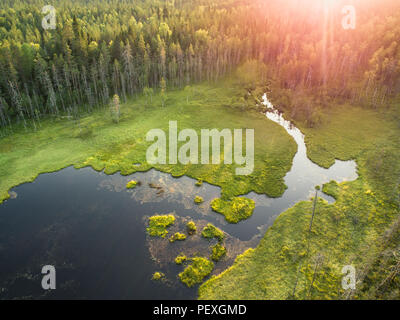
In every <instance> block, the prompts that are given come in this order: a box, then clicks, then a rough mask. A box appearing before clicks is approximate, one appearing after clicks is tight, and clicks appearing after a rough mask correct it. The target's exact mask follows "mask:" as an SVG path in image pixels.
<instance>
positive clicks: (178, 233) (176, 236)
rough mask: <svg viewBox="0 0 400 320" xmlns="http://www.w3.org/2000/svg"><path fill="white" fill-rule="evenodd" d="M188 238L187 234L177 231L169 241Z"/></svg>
mask: <svg viewBox="0 0 400 320" xmlns="http://www.w3.org/2000/svg"><path fill="white" fill-rule="evenodd" d="M185 239H186V235H185V234H183V233H180V232H177V233H175V234H174V235H172V236H171V238H169V242H171V243H172V242H175V241H183V240H185Z"/></svg>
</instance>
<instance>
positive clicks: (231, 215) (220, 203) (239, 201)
mask: <svg viewBox="0 0 400 320" xmlns="http://www.w3.org/2000/svg"><path fill="white" fill-rule="evenodd" d="M255 207H256V204H255V202H254V200H252V199H248V198H245V197H240V198H239V197H235V198H232V199H230V200H223V199H220V198H217V199H214V200H213V201H212V202H211V208H212V209H213V210H214V211H215V212H218V213H220V214H222V215H224V216H225V219H226V221H228V222H229V223H238V222H240V221H242V220H245V219H248V218H250V217H251V215H252V214H253V211H254V208H255Z"/></svg>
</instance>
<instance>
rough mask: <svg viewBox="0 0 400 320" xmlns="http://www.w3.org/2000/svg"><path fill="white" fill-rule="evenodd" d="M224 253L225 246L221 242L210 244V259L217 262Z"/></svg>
mask: <svg viewBox="0 0 400 320" xmlns="http://www.w3.org/2000/svg"><path fill="white" fill-rule="evenodd" d="M225 255H226V248H225V247H224V246H223V245H222V244H220V243H217V244H216V245H214V246H212V248H211V259H212V260H214V261H216V262H217V261H219V260H220V259H221V258H222V257H223V256H225Z"/></svg>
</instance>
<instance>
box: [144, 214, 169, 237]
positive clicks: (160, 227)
mask: <svg viewBox="0 0 400 320" xmlns="http://www.w3.org/2000/svg"><path fill="white" fill-rule="evenodd" d="M174 222H175V216H174V215H173V214H168V215H155V216H152V217H150V218H149V227H148V228H147V233H148V234H149V235H150V236H153V237H162V238H165V236H166V235H167V234H168V230H167V228H168V227H169V226H170V225H172V224H174Z"/></svg>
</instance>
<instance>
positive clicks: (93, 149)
mask: <svg viewBox="0 0 400 320" xmlns="http://www.w3.org/2000/svg"><path fill="white" fill-rule="evenodd" d="M193 92H194V93H193V94H192V97H191V98H190V101H189V103H187V102H186V93H184V92H183V91H180V90H176V91H170V92H168V99H167V104H166V106H165V107H164V108H163V107H161V100H160V96H159V95H155V97H154V99H153V103H152V105H148V104H147V101H146V98H145V97H142V96H139V97H138V98H137V99H135V100H130V101H128V102H127V103H125V104H122V105H121V117H120V122H119V124H115V123H113V121H112V119H111V118H110V114H109V111H108V109H106V110H98V111H96V112H95V113H93V114H91V115H88V116H84V117H82V118H81V119H80V127H81V128H88V129H85V130H90V132H91V134H90V135H86V134H85V135H83V136H82V134H81V133H82V130H80V129H79V126H78V125H77V124H76V123H75V122H74V121H72V120H66V119H63V120H50V119H49V120H44V121H42V123H41V128H40V129H39V130H38V131H37V132H33V131H29V132H25V131H24V129H23V128H20V129H15V128H14V131H15V133H14V134H12V135H10V136H7V137H3V138H2V139H1V140H0V202H1V201H3V200H5V199H7V198H8V197H9V194H8V190H9V189H10V188H12V187H14V186H17V185H19V184H21V183H25V182H32V181H33V180H34V179H35V178H36V177H37V176H38V175H39V174H41V173H46V172H54V171H57V170H60V169H62V168H65V167H67V166H71V165H74V166H75V167H76V168H80V167H85V166H92V167H93V168H94V169H96V170H99V171H101V170H104V171H105V173H107V174H113V173H116V172H118V171H120V172H121V173H122V174H124V175H128V174H132V173H134V172H136V171H147V170H149V169H151V168H152V167H155V168H156V169H158V170H160V171H163V172H167V173H170V174H172V175H173V176H175V177H178V176H182V175H187V176H190V177H192V178H195V179H199V180H201V181H204V182H207V183H210V184H213V185H216V186H220V187H221V188H222V196H223V197H224V198H225V197H227V198H229V197H233V196H238V195H242V194H247V193H248V192H250V191H255V192H258V193H265V194H268V195H269V196H272V197H278V196H280V195H282V193H283V192H284V190H285V188H286V187H285V184H284V180H283V177H284V176H285V174H286V172H287V171H288V170H289V169H290V167H291V163H292V159H293V156H294V154H295V152H296V149H297V146H296V144H295V142H294V140H293V139H292V138H291V137H290V136H289V135H288V134H287V133H286V132H285V130H284V129H283V128H281V127H280V126H279V125H278V124H275V123H273V122H272V121H269V120H268V119H266V118H265V117H264V116H263V115H261V114H257V113H256V112H248V113H247V114H246V116H244V115H243V112H242V111H241V110H240V109H235V108H233V107H231V105H232V103H231V101H232V99H233V100H235V99H236V98H235V97H238V96H240V95H242V94H244V93H245V92H244V90H243V89H242V88H239V87H237V86H235V85H234V84H232V83H231V82H230V81H228V80H227V81H221V82H220V83H218V84H215V85H206V84H198V85H194V86H193ZM171 120H176V121H177V122H178V130H181V129H185V128H192V129H195V130H196V131H197V132H198V134H200V130H201V129H213V128H217V129H219V130H221V129H224V128H231V129H240V128H243V129H244V128H254V129H255V168H254V171H253V173H252V174H251V175H249V176H237V175H236V174H235V169H236V168H237V166H236V165H225V164H223V163H222V164H220V165H212V164H210V165H201V164H199V165H182V164H178V165H156V166H151V165H149V164H148V163H147V162H146V151H147V148H148V146H150V145H151V142H147V141H146V134H147V132H148V131H149V130H151V129H155V128H159V129H163V130H165V132H168V124H169V121H171ZM138 163H139V164H141V165H140V166H136V165H135V164H138Z"/></svg>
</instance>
